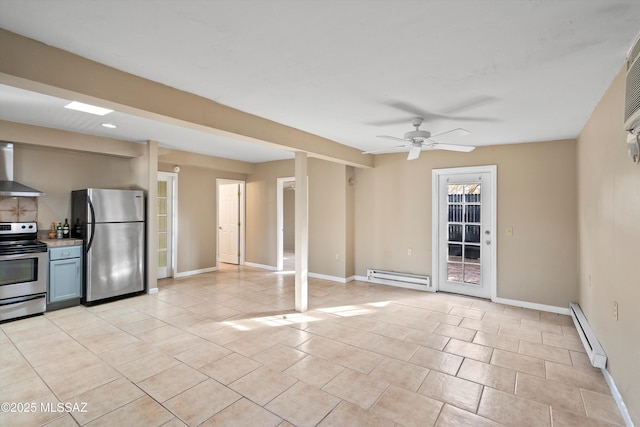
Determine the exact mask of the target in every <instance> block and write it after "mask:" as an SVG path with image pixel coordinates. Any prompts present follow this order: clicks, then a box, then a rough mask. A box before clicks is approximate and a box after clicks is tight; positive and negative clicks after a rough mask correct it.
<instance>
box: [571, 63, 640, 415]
mask: <svg viewBox="0 0 640 427" xmlns="http://www.w3.org/2000/svg"><path fill="white" fill-rule="evenodd" d="M623 111H624V73H623V72H620V74H618V76H617V77H616V78H615V80H614V81H613V83H612V84H611V86H610V87H609V89H608V90H607V92H606V93H605V95H604V96H603V98H602V99H601V101H600V103H599V105H598V106H597V107H596V109H595V111H594V112H593V114H592V116H591V118H590V119H589V121H588V122H587V124H586V125H585V127H584V129H583V130H582V132H581V133H580V136H579V137H578V150H577V151H578V207H579V209H578V212H579V214H578V225H579V253H580V257H579V269H580V299H579V302H580V306H581V308H582V310H583V311H584V313H585V315H586V317H587V319H588V321H589V324H590V325H591V327H592V328H593V329H594V330H595V332H596V335H597V336H598V339H599V340H600V342H601V344H602V346H603V348H604V350H605V352H606V353H607V356H608V363H607V369H608V371H609V372H610V373H611V375H612V376H613V378H614V380H615V383H616V386H617V387H618V389H619V391H620V393H621V394H622V397H623V399H624V401H625V403H626V405H627V408H628V410H629V412H630V415H631V418H632V419H633V421H634V423H635V424H636V425H640V329H639V326H640V310H639V309H638V307H640V305H639V304H640V279H639V277H640V276H639V271H640V270H639V269H638V263H639V262H640V257H639V256H638V254H639V253H640V252H639V249H640V165H636V164H633V163H632V161H631V159H630V157H629V156H628V155H627V151H626V134H625V132H624V131H623V127H622V123H623V117H624V114H623ZM614 301H615V302H617V303H618V315H619V318H618V320H615V319H614V317H613V303H614Z"/></svg>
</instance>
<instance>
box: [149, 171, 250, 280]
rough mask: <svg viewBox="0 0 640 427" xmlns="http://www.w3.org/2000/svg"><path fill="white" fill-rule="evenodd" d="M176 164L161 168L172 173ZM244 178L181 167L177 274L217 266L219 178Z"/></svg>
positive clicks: (226, 173) (228, 173)
mask: <svg viewBox="0 0 640 427" xmlns="http://www.w3.org/2000/svg"><path fill="white" fill-rule="evenodd" d="M173 167H174V163H161V164H160V165H159V166H158V170H159V171H162V172H172V171H173ZM218 178H222V179H237V180H244V179H245V175H243V174H238V173H232V172H225V171H220V170H216V169H208V168H202V167H197V166H185V165H181V166H180V173H179V174H178V242H177V252H178V253H177V261H178V263H177V268H176V270H177V271H176V274H179V273H187V272H193V271H198V270H203V269H209V268H214V267H216V250H217V231H216V216H217V203H216V179H218Z"/></svg>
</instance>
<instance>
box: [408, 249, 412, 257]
mask: <svg viewBox="0 0 640 427" xmlns="http://www.w3.org/2000/svg"><path fill="white" fill-rule="evenodd" d="M411 253H412V250H411V248H409V249H407V255H409V256H411Z"/></svg>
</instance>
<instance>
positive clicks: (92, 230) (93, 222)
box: [87, 197, 96, 253]
mask: <svg viewBox="0 0 640 427" xmlns="http://www.w3.org/2000/svg"><path fill="white" fill-rule="evenodd" d="M87 201H88V202H89V211H90V213H91V221H90V222H89V223H90V224H91V228H90V233H91V236H90V237H89V243H87V253H89V249H91V244H92V243H93V236H94V235H95V234H96V233H95V232H96V213H95V211H94V210H93V203H91V198H90V197H87Z"/></svg>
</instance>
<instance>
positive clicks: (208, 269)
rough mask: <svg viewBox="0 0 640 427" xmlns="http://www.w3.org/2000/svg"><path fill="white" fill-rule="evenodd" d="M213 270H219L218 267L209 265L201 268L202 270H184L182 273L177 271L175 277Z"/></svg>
mask: <svg viewBox="0 0 640 427" xmlns="http://www.w3.org/2000/svg"><path fill="white" fill-rule="evenodd" d="M212 271H218V267H209V268H201V269H200V270H191V271H182V272H180V273H176V274H175V275H174V277H176V278H178V277H187V276H195V275H196V274H202V273H211V272H212Z"/></svg>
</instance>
